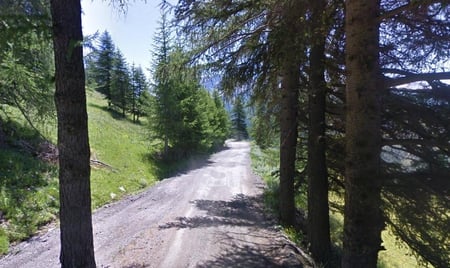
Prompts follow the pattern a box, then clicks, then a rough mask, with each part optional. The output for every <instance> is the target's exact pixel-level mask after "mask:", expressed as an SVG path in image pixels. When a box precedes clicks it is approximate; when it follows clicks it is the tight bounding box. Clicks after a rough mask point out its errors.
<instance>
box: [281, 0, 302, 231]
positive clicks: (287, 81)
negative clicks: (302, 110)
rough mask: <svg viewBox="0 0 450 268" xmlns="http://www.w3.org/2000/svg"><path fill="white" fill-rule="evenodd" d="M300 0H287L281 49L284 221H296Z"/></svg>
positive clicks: (284, 10) (290, 222)
mask: <svg viewBox="0 0 450 268" xmlns="http://www.w3.org/2000/svg"><path fill="white" fill-rule="evenodd" d="M295 2H299V1H286V4H285V5H284V6H283V23H282V30H283V31H285V32H284V34H283V36H284V37H285V38H286V40H284V46H283V48H282V52H281V62H282V63H281V76H282V84H281V113H280V192H279V194H280V198H279V200H280V204H279V205H280V220H281V222H282V223H283V224H285V225H288V226H294V224H295V199H294V177H295V160H296V152H297V124H298V123H297V118H298V94H299V79H300V78H299V77H300V74H299V68H300V67H299V63H298V60H297V58H298V52H299V51H298V49H297V42H296V37H295V36H296V34H298V32H297V29H296V23H297V18H298V17H300V15H299V13H298V10H297V9H296V3H295Z"/></svg>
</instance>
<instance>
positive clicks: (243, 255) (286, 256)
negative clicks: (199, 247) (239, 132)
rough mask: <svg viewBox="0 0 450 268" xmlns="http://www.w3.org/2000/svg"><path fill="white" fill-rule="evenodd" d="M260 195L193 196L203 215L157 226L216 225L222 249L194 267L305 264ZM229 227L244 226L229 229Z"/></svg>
mask: <svg viewBox="0 0 450 268" xmlns="http://www.w3.org/2000/svg"><path fill="white" fill-rule="evenodd" d="M262 199H263V196H262V195H257V196H247V195H243V194H238V195H236V196H235V197H234V198H233V199H232V200H230V201H223V200H194V201H192V202H191V203H192V204H193V205H194V206H195V207H196V208H198V209H199V210H201V211H204V212H205V213H206V215H205V216H195V217H178V218H177V219H176V220H175V221H173V222H168V223H166V224H164V225H160V226H159V228H160V229H169V228H175V229H184V228H187V229H193V228H209V227H219V226H222V227H224V228H223V229H225V231H223V229H219V230H222V231H218V232H217V233H216V236H217V237H218V239H217V243H219V244H220V248H222V249H223V250H221V251H220V253H219V254H218V255H217V256H213V258H212V259H209V260H205V261H203V262H201V263H199V264H197V267H200V268H203V267H205V268H206V267H308V265H304V264H303V263H307V261H305V260H303V259H302V258H301V257H300V255H301V254H299V252H298V248H297V247H295V246H294V245H293V244H292V243H291V242H290V241H288V240H287V239H286V238H285V237H284V236H283V235H282V234H281V233H280V232H279V231H277V228H276V227H275V226H276V220H275V218H274V217H273V216H272V215H270V214H269V213H268V212H267V211H266V210H265V208H264V207H263V205H262V204H263V200H262ZM232 227H247V228H243V229H242V228H240V229H233V228H232Z"/></svg>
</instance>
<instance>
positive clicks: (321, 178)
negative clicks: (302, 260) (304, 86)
mask: <svg viewBox="0 0 450 268" xmlns="http://www.w3.org/2000/svg"><path fill="white" fill-rule="evenodd" d="M325 6H326V2H325V1H324V0H312V1H311V7H312V14H311V16H312V17H311V21H312V31H311V32H312V33H311V34H312V38H311V40H312V42H313V43H312V46H311V52H310V58H309V61H310V69H311V73H310V89H309V94H308V103H309V126H308V134H309V135H308V240H309V243H310V251H311V253H312V256H313V258H314V259H315V260H316V261H317V262H319V263H322V264H323V265H327V264H328V262H329V255H330V221H329V214H328V211H329V207H328V174H327V166H326V158H325V150H326V145H325V97H326V95H325V94H326V84H325V77H324V72H325V38H326V35H325V32H324V29H323V28H324V24H323V16H322V13H323V10H324V9H325Z"/></svg>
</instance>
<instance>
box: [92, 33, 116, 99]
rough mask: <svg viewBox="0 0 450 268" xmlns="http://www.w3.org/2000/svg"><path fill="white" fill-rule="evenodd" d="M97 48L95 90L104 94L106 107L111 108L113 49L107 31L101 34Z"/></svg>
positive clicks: (94, 69)
mask: <svg viewBox="0 0 450 268" xmlns="http://www.w3.org/2000/svg"><path fill="white" fill-rule="evenodd" d="M99 42H100V44H99V48H98V50H97V52H96V54H97V56H96V61H95V67H94V68H93V71H94V74H93V76H94V78H95V82H96V83H97V87H96V89H97V90H98V91H99V92H100V93H103V94H105V97H106V99H107V100H108V107H109V106H111V104H112V103H111V101H112V96H111V72H112V69H113V63H114V54H115V47H114V43H113V41H112V38H111V35H110V34H109V32H108V31H105V32H103V34H102V35H101V36H100V40H99Z"/></svg>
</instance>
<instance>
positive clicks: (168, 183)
mask: <svg viewBox="0 0 450 268" xmlns="http://www.w3.org/2000/svg"><path fill="white" fill-rule="evenodd" d="M226 145H227V146H226V148H225V149H224V150H222V151H220V152H218V153H216V154H214V155H212V156H211V157H210V158H209V159H208V160H207V161H204V162H202V163H200V164H197V165H196V167H195V168H193V169H191V170H189V171H186V172H185V173H182V174H179V175H178V176H175V177H172V178H169V179H165V180H163V181H161V182H160V183H157V184H156V185H155V186H153V187H151V188H150V189H149V190H147V191H145V192H142V193H140V194H138V195H133V196H129V197H127V198H125V199H123V200H121V201H119V202H116V203H114V204H110V205H107V206H105V207H102V208H100V209H98V210H97V211H96V212H95V213H94V216H93V222H94V243H95V255H96V263H97V266H98V267H105V268H106V267H109V268H115V267H121V268H123V267H128V268H131V267H163V268H164V267H167V268H178V267H180V268H181V267H309V264H308V261H307V260H306V259H305V257H304V254H303V253H302V252H300V251H299V250H298V249H297V248H296V247H295V246H294V245H293V244H292V243H291V242H290V241H289V240H288V239H287V238H286V237H285V236H284V235H283V234H282V233H281V232H280V230H279V228H277V227H276V221H275V220H274V219H273V216H271V215H269V213H267V212H266V211H265V210H264V208H263V207H262V192H263V188H264V184H263V183H262V182H261V180H260V179H259V178H258V177H257V176H255V175H253V174H252V172H251V168H250V159H249V151H250V146H249V143H248V142H236V141H229V142H227V144H226ZM59 250H60V246H59V229H58V228H50V229H49V231H48V232H46V233H45V234H42V235H39V236H36V237H33V238H31V239H30V240H28V241H26V242H23V243H20V244H18V245H17V246H15V247H13V248H12V249H11V252H10V253H9V254H8V255H6V256H4V257H3V258H1V259H0V267H8V268H9V267H20V268H22V267H30V268H35V267H37V268H39V267H45V268H51V267H59V266H60V264H59V260H58V256H59Z"/></svg>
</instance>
